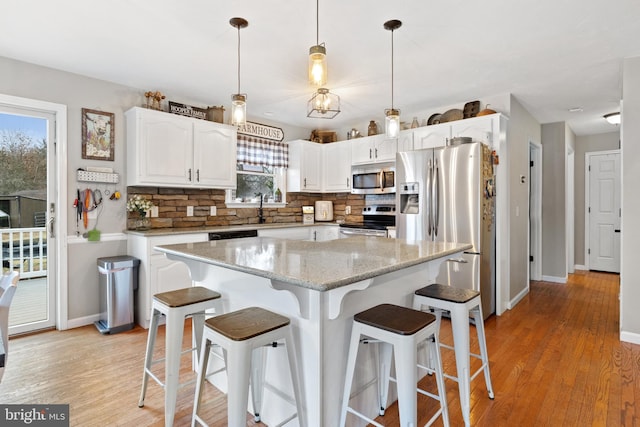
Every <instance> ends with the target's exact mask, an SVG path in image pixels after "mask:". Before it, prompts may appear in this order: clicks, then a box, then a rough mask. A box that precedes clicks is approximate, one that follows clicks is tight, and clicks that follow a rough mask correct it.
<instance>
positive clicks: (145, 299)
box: [127, 233, 208, 329]
mask: <svg viewBox="0 0 640 427" xmlns="http://www.w3.org/2000/svg"><path fill="white" fill-rule="evenodd" d="M207 239H208V235H207V233H194V234H179V235H171V236H155V237H144V236H138V235H133V234H132V235H129V236H128V238H127V253H128V254H129V255H131V256H134V257H136V258H138V259H139V260H140V267H139V268H138V292H137V300H136V313H135V314H136V316H135V320H136V322H137V323H138V324H139V325H140V326H142V327H143V328H145V329H146V328H148V327H149V321H150V320H151V301H152V299H153V296H154V295H155V294H157V293H160V292H166V291H173V290H176V289H181V288H186V287H190V286H191V285H192V281H191V276H190V275H189V268H188V267H187V265H186V264H185V263H183V262H180V261H172V260H170V259H167V257H166V256H165V255H164V254H162V253H160V252H157V251H155V250H153V248H154V247H155V246H158V245H171V244H177V243H193V242H205V241H207Z"/></svg>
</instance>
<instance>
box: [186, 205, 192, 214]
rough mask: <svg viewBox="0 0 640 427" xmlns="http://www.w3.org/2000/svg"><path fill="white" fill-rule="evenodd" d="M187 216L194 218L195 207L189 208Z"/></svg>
mask: <svg viewBox="0 0 640 427" xmlns="http://www.w3.org/2000/svg"><path fill="white" fill-rule="evenodd" d="M187 216H193V206H187Z"/></svg>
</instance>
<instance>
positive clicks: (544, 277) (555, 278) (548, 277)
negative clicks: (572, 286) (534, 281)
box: [542, 276, 567, 284]
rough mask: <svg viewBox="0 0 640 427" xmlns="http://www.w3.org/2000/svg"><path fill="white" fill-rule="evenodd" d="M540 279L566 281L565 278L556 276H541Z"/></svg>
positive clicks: (556, 281)
mask: <svg viewBox="0 0 640 427" xmlns="http://www.w3.org/2000/svg"><path fill="white" fill-rule="evenodd" d="M542 281H543V282H553V283H562V284H565V283H567V278H566V277H558V276H542Z"/></svg>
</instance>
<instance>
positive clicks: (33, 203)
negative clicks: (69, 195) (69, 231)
mask: <svg viewBox="0 0 640 427" xmlns="http://www.w3.org/2000/svg"><path fill="white" fill-rule="evenodd" d="M54 134H55V116H54V115H53V114H51V113H49V112H42V111H36V110H32V109H26V108H22V107H13V106H9V105H6V104H0V162H1V163H0V164H2V168H0V236H1V240H2V255H0V259H1V260H2V271H3V273H4V272H6V271H8V270H14V271H18V272H19V273H20V282H19V283H18V288H17V290H16V294H15V296H14V299H13V302H12V304H11V310H10V312H9V334H16V333H25V332H31V331H34V330H38V329H43V328H49V327H54V326H55V321H56V316H55V307H56V304H55V300H56V298H55V296H56V286H55V279H54V278H55V274H52V272H53V271H55V263H54V261H53V260H55V253H54V249H55V245H54V244H53V239H54V236H52V235H51V234H50V229H49V227H48V225H49V220H50V219H51V218H50V216H51V215H50V214H52V213H53V212H52V210H53V207H54V206H55V204H54V200H55V187H56V186H55V184H54V183H55V176H56V175H55V165H56V161H55V158H56V156H55V147H54V144H53V143H52V141H54V140H55V138H54Z"/></svg>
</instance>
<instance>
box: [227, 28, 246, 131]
mask: <svg viewBox="0 0 640 427" xmlns="http://www.w3.org/2000/svg"><path fill="white" fill-rule="evenodd" d="M229 24H231V26H232V27H235V28H237V29H238V93H235V94H233V95H231V124H232V125H234V126H244V125H245V124H246V123H247V94H246V93H240V28H246V27H247V26H248V25H249V22H247V20H246V19H244V18H231V19H230V20H229Z"/></svg>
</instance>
